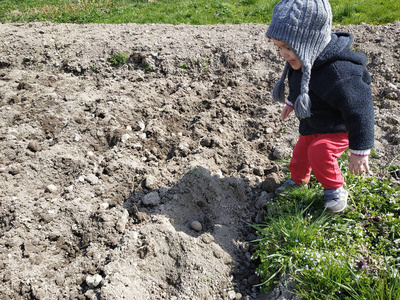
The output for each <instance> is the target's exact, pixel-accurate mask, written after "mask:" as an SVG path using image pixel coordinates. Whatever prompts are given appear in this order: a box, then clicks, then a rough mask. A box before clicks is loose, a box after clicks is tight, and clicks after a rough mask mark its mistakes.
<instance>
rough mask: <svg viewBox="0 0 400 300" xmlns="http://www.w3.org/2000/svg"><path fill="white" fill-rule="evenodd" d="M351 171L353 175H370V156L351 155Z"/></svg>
mask: <svg viewBox="0 0 400 300" xmlns="http://www.w3.org/2000/svg"><path fill="white" fill-rule="evenodd" d="M349 171H350V173H351V174H357V175H358V174H362V173H363V172H364V171H365V172H366V173H369V164H368V156H359V155H354V154H350V163H349Z"/></svg>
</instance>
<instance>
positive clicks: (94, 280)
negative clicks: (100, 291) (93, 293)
mask: <svg viewBox="0 0 400 300" xmlns="http://www.w3.org/2000/svg"><path fill="white" fill-rule="evenodd" d="M102 280H103V277H101V275H99V274H95V275H93V276H90V275H89V276H87V277H86V284H87V285H88V287H89V288H91V289H93V288H96V287H98V286H99V284H100V283H101V281H102Z"/></svg>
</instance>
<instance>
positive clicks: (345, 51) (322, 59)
mask: <svg viewBox="0 0 400 300" xmlns="http://www.w3.org/2000/svg"><path fill="white" fill-rule="evenodd" d="M352 43H353V36H352V35H351V34H350V33H347V32H336V33H332V34H331V41H330V42H329V44H328V45H327V46H326V47H325V49H324V50H323V51H322V52H321V54H320V55H319V56H318V57H317V59H316V60H315V62H314V65H313V69H316V68H319V67H321V66H323V65H325V64H328V63H330V62H332V61H340V60H346V61H350V62H352V63H354V64H357V65H363V66H365V65H366V63H367V58H366V57H365V55H364V54H362V53H358V52H355V51H352V50H351V49H350V46H351V44H352Z"/></svg>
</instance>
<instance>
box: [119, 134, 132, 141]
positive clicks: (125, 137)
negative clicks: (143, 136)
mask: <svg viewBox="0 0 400 300" xmlns="http://www.w3.org/2000/svg"><path fill="white" fill-rule="evenodd" d="M130 138H131V136H130V134H128V133H125V134H123V135H122V136H121V142H122V143H125V142H126V141H127V140H129V139H130Z"/></svg>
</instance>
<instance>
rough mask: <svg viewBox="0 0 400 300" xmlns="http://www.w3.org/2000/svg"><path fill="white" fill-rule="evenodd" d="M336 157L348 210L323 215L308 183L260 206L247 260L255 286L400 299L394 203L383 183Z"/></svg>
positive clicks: (317, 295) (395, 190)
mask: <svg viewBox="0 0 400 300" xmlns="http://www.w3.org/2000/svg"><path fill="white" fill-rule="evenodd" d="M345 159H346V157H345V156H344V157H343V158H342V159H341V161H342V169H343V175H344V177H345V187H346V189H347V190H348V191H349V193H350V199H349V200H350V201H349V204H350V208H348V209H347V210H346V211H345V212H344V213H341V214H328V213H326V212H325V210H324V207H323V202H324V201H323V196H322V191H323V190H322V187H321V185H320V184H319V183H317V182H316V181H315V180H313V181H312V182H311V184H310V186H311V187H310V189H305V188H301V189H298V190H292V191H289V192H287V193H284V194H281V195H278V196H277V197H276V198H275V199H274V201H271V202H270V203H268V209H267V212H266V219H265V223H263V224H254V225H252V226H253V227H254V228H255V229H256V231H257V236H258V240H257V250H256V251H255V253H254V255H253V257H254V259H258V260H259V262H260V264H259V267H258V269H257V274H258V275H259V276H260V279H261V282H262V284H261V288H262V289H263V290H265V291H268V290H270V289H272V288H273V287H274V286H275V284H276V283H277V282H278V281H279V280H283V279H289V278H290V279H292V280H294V281H295V282H296V284H297V285H296V293H297V294H299V295H301V296H303V297H304V299H360V300H361V299H381V300H383V299H387V300H395V299H396V300H397V299H400V274H399V269H400V218H399V213H400V202H399V193H400V189H399V187H398V186H392V185H391V184H390V180H389V179H388V180H377V179H376V178H374V177H365V176H356V175H351V174H349V173H348V172H347V165H346V160H345Z"/></svg>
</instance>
